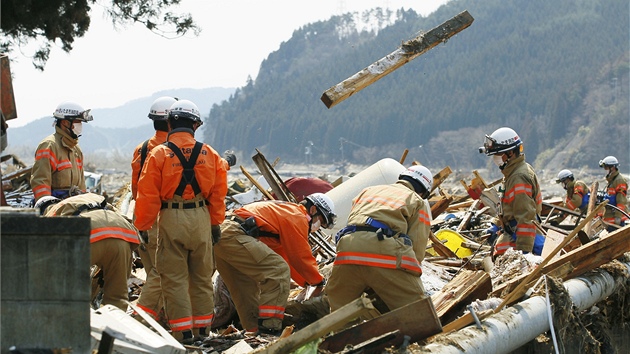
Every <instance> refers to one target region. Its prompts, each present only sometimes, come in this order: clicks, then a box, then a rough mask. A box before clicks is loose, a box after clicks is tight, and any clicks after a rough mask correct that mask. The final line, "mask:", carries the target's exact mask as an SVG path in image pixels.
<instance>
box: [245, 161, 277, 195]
mask: <svg viewBox="0 0 630 354" xmlns="http://www.w3.org/2000/svg"><path fill="white" fill-rule="evenodd" d="M241 172H243V174H244V175H245V177H247V179H248V180H249V181H250V182H252V184H253V185H254V186H255V187H256V188H258V190H259V191H261V192H262V194H263V195H264V196H265V197H267V199H269V200H273V199H274V198H273V197H272V196H271V194H269V192H268V191H267V190H266V189H265V188H263V186H261V185H260V183H258V181H257V180H256V178H254V176H252V175H251V173H249V172H248V171H247V170H246V169H245V167H243V166H241Z"/></svg>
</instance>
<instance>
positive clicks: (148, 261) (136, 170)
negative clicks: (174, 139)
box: [131, 96, 177, 320]
mask: <svg viewBox="0 0 630 354" xmlns="http://www.w3.org/2000/svg"><path fill="white" fill-rule="evenodd" d="M176 101H177V100H176V99H175V98H173V97H167V96H164V97H160V98H158V99H156V100H155V101H153V103H152V104H151V108H150V109H149V119H151V120H152V121H153V128H154V129H155V134H154V135H153V136H152V137H151V138H150V139H148V140H145V141H144V142H143V143H141V144H139V145H138V146H137V147H136V149H135V150H134V151H133V159H132V161H131V195H132V198H133V199H134V200H135V199H136V197H137V195H138V179H140V173H141V172H142V166H144V162H145V161H146V159H147V155H148V154H149V152H150V151H151V150H152V149H153V148H154V147H156V146H157V145H159V144H162V143H164V142H165V141H166V136H167V134H168V122H167V117H168V110H169V109H170V108H171V106H172V105H173V103H175V102H176ZM157 233H158V226H157V220H156V222H155V223H154V224H153V226H152V227H151V228H150V229H148V230H147V234H146V236H147V239H146V240H142V241H143V242H142V244H141V245H140V247H138V254H139V255H140V259H141V260H142V265H143V266H144V270H145V272H146V280H145V282H144V285H143V286H142V292H141V293H140V298H139V299H138V307H140V308H141V309H142V310H144V311H145V312H146V313H148V314H149V315H151V316H152V317H153V318H154V319H155V320H158V317H159V316H158V314H159V312H160V309H161V308H162V306H163V302H162V286H161V283H160V275H159V274H158V271H157V269H155V252H156V250H157V242H158V241H157V236H158V235H157Z"/></svg>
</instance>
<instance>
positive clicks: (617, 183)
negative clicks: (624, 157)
mask: <svg viewBox="0 0 630 354" xmlns="http://www.w3.org/2000/svg"><path fill="white" fill-rule="evenodd" d="M599 167H601V168H603V169H604V170H605V171H606V172H607V173H606V181H607V182H608V185H607V186H606V194H605V195H604V199H606V200H608V204H609V205H612V206H616V207H617V208H618V209H619V210H616V209H614V208H609V207H606V211H605V212H604V215H603V220H604V222H607V223H609V224H615V225H619V226H625V225H626V223H627V222H628V216H627V215H626V214H624V212H625V213H627V212H628V206H627V205H628V182H627V181H626V179H625V178H624V177H623V176H622V175H621V173H619V161H618V160H617V158H616V157H614V156H606V157H605V158H604V159H603V160H600V161H599ZM614 230H616V228H613V227H609V228H608V231H609V232H611V231H614Z"/></svg>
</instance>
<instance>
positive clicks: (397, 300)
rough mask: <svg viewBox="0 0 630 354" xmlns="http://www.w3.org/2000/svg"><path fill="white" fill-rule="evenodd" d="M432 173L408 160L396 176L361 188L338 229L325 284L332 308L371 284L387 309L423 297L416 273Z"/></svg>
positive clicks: (421, 254) (425, 234) (428, 216)
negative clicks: (331, 263) (331, 266)
mask: <svg viewBox="0 0 630 354" xmlns="http://www.w3.org/2000/svg"><path fill="white" fill-rule="evenodd" d="M432 186H433V175H432V174H431V171H429V169H428V168H426V167H424V166H411V167H409V168H408V169H406V170H405V171H403V172H402V173H401V174H400V175H399V177H398V181H396V182H395V183H393V184H388V185H378V186H371V187H367V188H365V189H363V190H362V191H361V193H359V195H357V196H356V197H355V198H354V199H353V200H352V208H351V209H350V214H349V215H348V222H347V226H346V227H344V228H343V229H341V230H339V232H338V233H337V235H336V236H335V239H336V241H337V258H336V259H335V263H334V265H333V268H332V273H331V275H330V278H329V279H328V285H327V286H326V294H327V295H328V300H329V302H330V309H331V311H336V310H338V309H339V308H340V307H342V306H344V305H346V304H348V303H350V302H352V301H353V300H355V299H356V298H358V297H359V296H360V295H361V294H362V293H363V292H364V291H366V290H367V288H371V289H372V290H373V291H374V292H375V293H376V295H378V296H379V297H380V298H381V299H382V300H383V302H384V303H385V305H387V307H388V308H389V309H390V310H394V309H397V308H399V307H402V306H404V305H407V304H409V303H412V302H414V301H417V300H420V299H422V298H424V297H426V295H425V293H424V287H423V286H422V281H421V279H420V276H421V275H422V269H421V267H420V264H421V263H422V260H423V259H424V255H425V250H426V246H427V242H428V239H429V232H430V231H431V209H430V207H429V203H428V202H427V201H426V198H428V196H429V194H430V192H431V187H432Z"/></svg>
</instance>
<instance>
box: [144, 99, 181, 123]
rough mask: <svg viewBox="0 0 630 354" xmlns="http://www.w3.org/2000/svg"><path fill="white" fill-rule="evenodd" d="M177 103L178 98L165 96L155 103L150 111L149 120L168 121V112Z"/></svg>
mask: <svg viewBox="0 0 630 354" xmlns="http://www.w3.org/2000/svg"><path fill="white" fill-rule="evenodd" d="M176 101H177V99H176V98H173V97H169V96H163V97H160V98H158V99H157V100H155V101H153V103H152V104H151V109H150V110H149V118H151V119H153V120H166V118H167V117H168V110H169V109H170V108H171V106H172V105H173V103H175V102H176Z"/></svg>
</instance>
